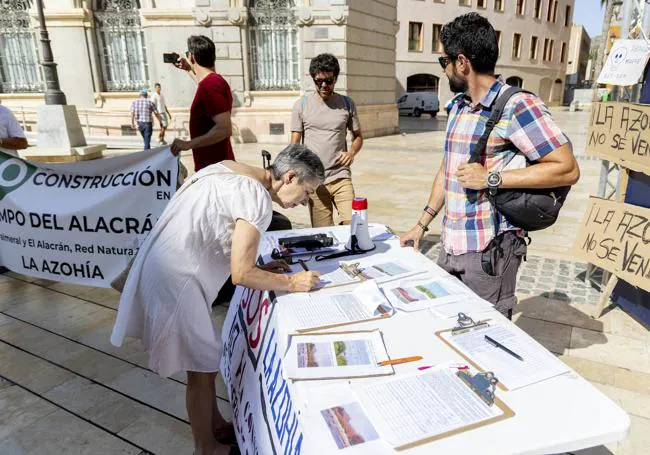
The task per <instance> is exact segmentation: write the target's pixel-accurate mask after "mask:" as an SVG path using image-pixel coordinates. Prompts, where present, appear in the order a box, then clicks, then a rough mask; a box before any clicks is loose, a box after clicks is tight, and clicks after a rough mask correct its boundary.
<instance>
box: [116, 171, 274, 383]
mask: <svg viewBox="0 0 650 455" xmlns="http://www.w3.org/2000/svg"><path fill="white" fill-rule="evenodd" d="M272 214H273V210H272V203H271V196H270V194H269V192H268V191H267V190H266V189H265V188H264V186H263V185H262V184H261V183H260V182H258V181H257V180H255V179H252V178H250V177H247V176H242V175H237V174H235V173H233V172H232V171H231V170H230V169H228V168H226V167H225V166H223V165H221V164H214V165H211V166H208V167H206V168H204V169H202V170H201V171H199V172H198V173H196V174H195V175H193V176H192V177H191V178H189V179H188V181H187V182H185V184H184V185H183V186H182V187H181V188H180V189H179V190H178V192H177V193H176V195H175V196H174V197H173V198H172V199H171V201H170V202H169V204H168V205H167V207H166V208H165V210H164V211H163V213H162V215H161V216H160V219H159V220H158V221H157V222H156V224H155V226H154V228H153V230H152V231H151V233H150V234H149V236H148V237H147V239H146V240H145V241H144V243H143V244H142V246H141V247H140V251H139V252H138V255H137V257H136V259H135V261H134V262H133V266H132V268H131V271H130V272H129V276H128V278H127V280H126V284H125V286H124V291H123V292H122V296H121V298H120V304H119V308H118V313H117V319H116V321H115V326H114V327H113V333H112V335H111V343H113V344H114V345H115V346H120V345H121V344H122V342H123V341H124V338H125V336H130V337H136V338H140V339H141V340H142V342H143V344H144V346H145V348H146V349H147V351H148V352H149V367H150V368H151V369H152V370H153V371H155V372H157V373H158V374H160V375H161V376H171V375H173V374H174V373H176V372H178V371H188V370H189V371H198V372H216V371H218V369H219V362H220V360H221V354H222V346H221V327H215V326H214V324H213V322H212V319H211V317H210V314H211V311H212V308H211V305H212V302H213V301H214V299H215V298H216V297H217V294H218V293H219V290H220V289H221V287H222V286H223V284H224V283H225V281H226V279H227V278H228V276H230V253H231V245H232V234H233V229H234V227H235V223H236V221H237V219H240V218H241V219H243V220H245V221H247V222H249V223H250V224H252V225H253V226H255V227H256V228H257V229H258V230H259V231H260V234H262V233H264V232H265V231H266V229H267V228H268V226H269V224H270V223H271V217H272Z"/></svg>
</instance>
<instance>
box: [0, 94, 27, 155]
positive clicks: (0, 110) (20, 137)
mask: <svg viewBox="0 0 650 455" xmlns="http://www.w3.org/2000/svg"><path fill="white" fill-rule="evenodd" d="M26 148H27V139H26V138H25V132H24V131H23V129H22V128H21V127H20V123H18V120H16V117H15V116H14V114H13V112H11V111H10V110H9V109H8V108H6V107H4V106H2V105H0V151H2V152H5V153H8V154H10V155H13V156H18V152H16V150H22V149H26Z"/></svg>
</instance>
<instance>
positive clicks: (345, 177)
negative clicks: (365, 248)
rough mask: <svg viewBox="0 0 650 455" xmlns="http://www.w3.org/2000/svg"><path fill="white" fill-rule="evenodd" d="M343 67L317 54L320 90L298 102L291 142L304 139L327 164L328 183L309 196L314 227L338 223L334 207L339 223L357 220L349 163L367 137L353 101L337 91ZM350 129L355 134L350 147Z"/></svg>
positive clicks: (312, 70)
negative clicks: (362, 131) (353, 217)
mask: <svg viewBox="0 0 650 455" xmlns="http://www.w3.org/2000/svg"><path fill="white" fill-rule="evenodd" d="M339 71H340V67H339V62H338V60H337V59H336V57H334V56H333V55H331V54H320V55H318V56H316V57H314V58H313V59H312V60H311V63H310V64H309V74H310V75H311V78H312V80H313V81H314V85H315V92H314V93H311V94H309V95H305V96H304V97H302V98H300V99H299V100H298V101H296V103H295V104H294V106H293V112H292V114H291V142H292V143H294V144H299V143H301V142H302V143H304V144H305V145H306V146H307V147H309V148H310V149H312V150H313V151H314V152H315V153H316V154H317V155H318V157H319V158H320V159H321V160H322V161H323V164H324V165H325V183H324V185H323V186H321V187H320V188H318V190H317V191H316V194H315V195H313V196H312V198H311V199H310V201H309V214H310V216H311V225H312V227H323V226H331V225H332V224H334V207H336V210H337V211H338V215H339V219H340V224H350V222H351V220H352V199H354V187H353V186H352V174H351V173H350V166H351V165H352V163H353V162H354V159H355V157H356V156H357V154H358V153H359V151H360V150H361V147H362V146H363V137H362V136H361V124H360V123H359V117H358V116H357V108H356V106H355V104H354V101H352V99H351V98H350V97H347V96H345V95H340V94H338V93H336V92H335V91H334V86H335V85H336V79H337V78H338V76H339ZM348 130H350V131H352V136H353V139H352V144H351V145H350V148H349V149H348V146H347V138H346V136H347V132H348Z"/></svg>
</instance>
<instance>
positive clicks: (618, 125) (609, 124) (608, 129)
mask: <svg viewBox="0 0 650 455" xmlns="http://www.w3.org/2000/svg"><path fill="white" fill-rule="evenodd" d="M587 154H588V155H596V156H598V157H600V158H602V159H605V160H608V161H613V162H616V163H618V164H620V165H621V166H624V167H626V168H628V169H632V170H635V171H640V172H644V173H646V174H650V105H641V104H631V103H595V104H594V106H593V108H592V111H591V118H590V121H589V133H588V134H587Z"/></svg>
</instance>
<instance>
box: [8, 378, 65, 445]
mask: <svg viewBox="0 0 650 455" xmlns="http://www.w3.org/2000/svg"><path fill="white" fill-rule="evenodd" d="M57 410H58V408H57V407H56V406H54V405H53V404H51V403H48V402H47V401H45V400H43V399H41V398H39V397H38V396H36V395H34V394H32V393H29V392H28V391H27V390H25V389H22V388H20V387H18V386H11V387H7V388H5V389H0V440H2V439H5V438H6V437H8V436H9V435H11V433H13V432H14V431H16V430H18V429H20V428H23V427H26V426H28V425H30V424H32V423H33V422H36V421H37V420H40V419H42V418H43V417H45V416H47V415H49V414H51V413H53V412H56V411H57Z"/></svg>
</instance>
